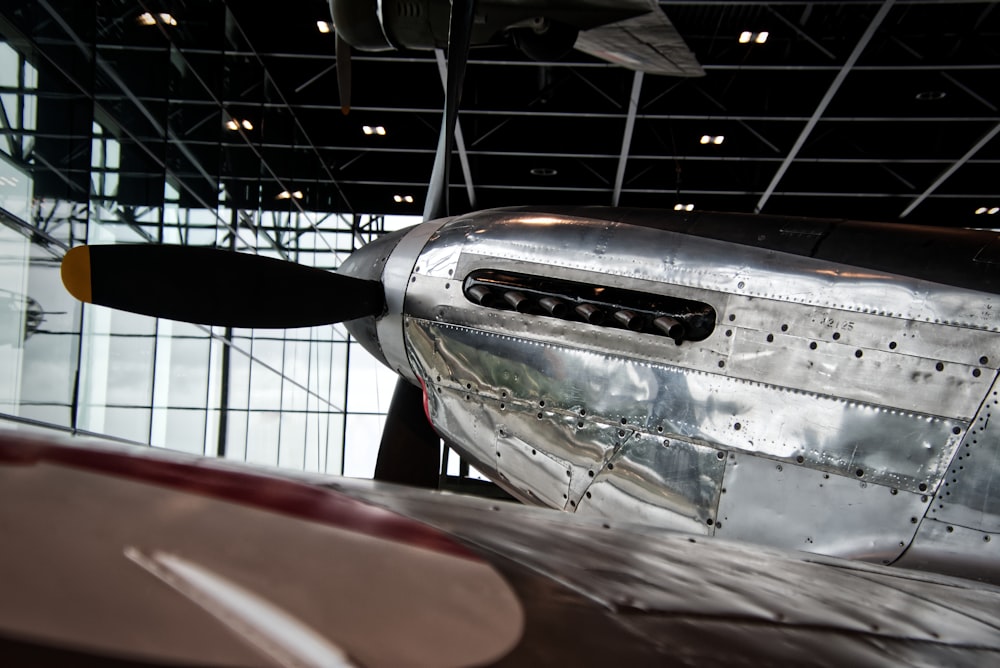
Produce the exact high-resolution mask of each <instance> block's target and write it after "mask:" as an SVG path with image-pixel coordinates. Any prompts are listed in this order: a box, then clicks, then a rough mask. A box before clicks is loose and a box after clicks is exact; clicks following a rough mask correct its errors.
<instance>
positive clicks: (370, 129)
mask: <svg viewBox="0 0 1000 668" xmlns="http://www.w3.org/2000/svg"><path fill="white" fill-rule="evenodd" d="M361 131H362V132H364V133H365V134H366V135H378V136H379V137H384V136H385V128H384V127H382V126H381V125H362V126H361Z"/></svg>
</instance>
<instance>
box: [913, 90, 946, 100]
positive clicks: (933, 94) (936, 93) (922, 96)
mask: <svg viewBox="0 0 1000 668" xmlns="http://www.w3.org/2000/svg"><path fill="white" fill-rule="evenodd" d="M947 95H948V94H947V93H945V92H944V91H943V90H925V91H923V92H920V93H917V94H916V96H915V97H916V98H917V99H918V100H920V101H921V102H933V101H934V100H943V99H944V98H945V97H946V96H947Z"/></svg>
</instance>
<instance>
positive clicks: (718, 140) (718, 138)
mask: <svg viewBox="0 0 1000 668" xmlns="http://www.w3.org/2000/svg"><path fill="white" fill-rule="evenodd" d="M245 122H246V121H244V123H245ZM725 140H726V138H725V137H724V136H723V135H715V136H714V137H712V143H713V144H715V145H716V146H718V145H719V144H721V143H722V142H724V141H725Z"/></svg>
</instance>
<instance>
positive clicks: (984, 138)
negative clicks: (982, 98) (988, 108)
mask: <svg viewBox="0 0 1000 668" xmlns="http://www.w3.org/2000/svg"><path fill="white" fill-rule="evenodd" d="M998 132H1000V123H997V124H996V125H994V126H993V128H992V129H991V130H990V131H989V132H987V133H986V134H985V135H983V136H982V137H980V139H979V141H977V142H976V143H975V144H974V145H973V146H972V148H970V149H969V150H968V151H966V152H965V155H963V156H962V157H961V158H959V159H958V160H956V161H955V163H954V164H952V165H951V166H950V167H949V168H948V169H946V170H944V172H943V173H942V174H941V176H939V177H937V179H935V180H934V183H932V184H931V185H930V186H929V187H928V188H927V190H925V191H924V192H922V193H920V195H919V196H918V197H917V198H916V199H915V200H913V201H912V202H910V205H909V206H908V207H906V208H905V209H903V212H902V213H901V214H899V217H900V218H906V217H907V216H908V215H910V212H912V211H913V210H914V209H916V208H917V207H918V206H920V203H921V202H923V201H924V200H925V199H927V197H928V196H930V194H931V193H933V192H934V191H935V190H937V189H938V188H939V187H940V186H941V184H942V183H944V182H945V181H947V180H948V178H949V177H951V175H952V174H954V173H955V172H956V171H957V170H958V168H959V167H961V166H962V165H964V164H965V163H967V162H968V161H969V159H970V158H972V156H974V155H975V154H976V153H978V152H979V149H981V148H982V147H984V146H986V144H988V143H989V142H990V140H991V139H993V138H994V137H996V136H997V133H998Z"/></svg>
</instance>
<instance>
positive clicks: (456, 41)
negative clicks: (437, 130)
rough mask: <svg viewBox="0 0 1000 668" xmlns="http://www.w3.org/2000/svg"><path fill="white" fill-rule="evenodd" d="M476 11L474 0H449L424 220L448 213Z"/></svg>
mask: <svg viewBox="0 0 1000 668" xmlns="http://www.w3.org/2000/svg"><path fill="white" fill-rule="evenodd" d="M475 11H476V3H475V1H474V0H452V3H451V20H450V23H449V25H448V81H447V84H446V86H445V92H444V118H443V119H442V121H441V134H440V135H439V136H438V146H437V153H436V154H435V155H434V169H433V170H432V171H431V182H430V186H429V187H428V189H427V200H426V202H424V220H432V219H434V218H440V217H442V216H447V215H448V213H449V212H448V184H449V183H451V147H452V144H453V143H454V141H455V124H456V123H457V122H458V103H459V101H460V100H461V99H462V82H463V81H464V80H465V65H466V62H467V61H468V58H469V42H470V40H471V38H472V20H473V17H474V15H475Z"/></svg>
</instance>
